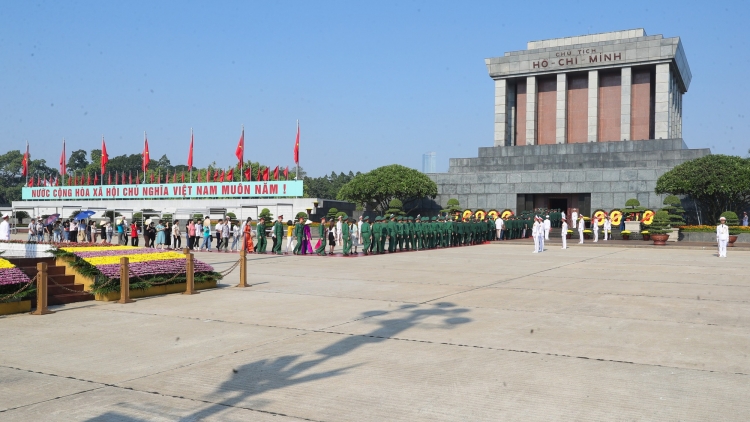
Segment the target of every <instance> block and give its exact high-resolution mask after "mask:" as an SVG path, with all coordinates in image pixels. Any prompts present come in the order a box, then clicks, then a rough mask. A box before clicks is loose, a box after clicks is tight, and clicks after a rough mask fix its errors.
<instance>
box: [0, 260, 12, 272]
mask: <svg viewBox="0 0 750 422" xmlns="http://www.w3.org/2000/svg"><path fill="white" fill-rule="evenodd" d="M6 268H16V266H15V265H13V264H11V263H10V261H8V260H6V259H3V258H0V270H3V269H6Z"/></svg>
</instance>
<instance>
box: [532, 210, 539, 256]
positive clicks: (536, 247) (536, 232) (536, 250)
mask: <svg viewBox="0 0 750 422" xmlns="http://www.w3.org/2000/svg"><path fill="white" fill-rule="evenodd" d="M539 228H540V224H539V217H534V225H533V226H531V237H532V239H534V252H533V253H539Z"/></svg>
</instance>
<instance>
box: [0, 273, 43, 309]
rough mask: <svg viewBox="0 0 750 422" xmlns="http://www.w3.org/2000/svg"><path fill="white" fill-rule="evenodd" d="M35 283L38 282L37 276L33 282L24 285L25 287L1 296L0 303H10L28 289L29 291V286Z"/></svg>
mask: <svg viewBox="0 0 750 422" xmlns="http://www.w3.org/2000/svg"><path fill="white" fill-rule="evenodd" d="M35 281H36V276H34V278H32V279H31V281H28V282H27V283H26V284H24V286H23V287H21V288H20V289H18V290H17V291H15V292H13V293H8V294H6V295H3V296H0V303H5V302H10V301H11V300H12V299H15V297H16V296H17V295H19V294H20V293H23V292H24V291H26V289H28V288H29V286H31V285H32V284H34V282H35Z"/></svg>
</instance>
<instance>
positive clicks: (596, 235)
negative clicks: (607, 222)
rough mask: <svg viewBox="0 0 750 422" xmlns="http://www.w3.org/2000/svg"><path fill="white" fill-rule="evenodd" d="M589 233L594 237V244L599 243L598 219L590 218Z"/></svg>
mask: <svg viewBox="0 0 750 422" xmlns="http://www.w3.org/2000/svg"><path fill="white" fill-rule="evenodd" d="M591 233H592V234H593V235H594V243H596V242H598V241H599V219H598V218H596V216H595V215H594V216H592V217H591Z"/></svg>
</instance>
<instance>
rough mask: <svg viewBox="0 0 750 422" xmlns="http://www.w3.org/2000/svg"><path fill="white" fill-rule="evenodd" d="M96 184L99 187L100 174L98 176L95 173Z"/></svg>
mask: <svg viewBox="0 0 750 422" xmlns="http://www.w3.org/2000/svg"><path fill="white" fill-rule="evenodd" d="M94 184H95V185H98V184H99V175H98V174H96V173H94Z"/></svg>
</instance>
